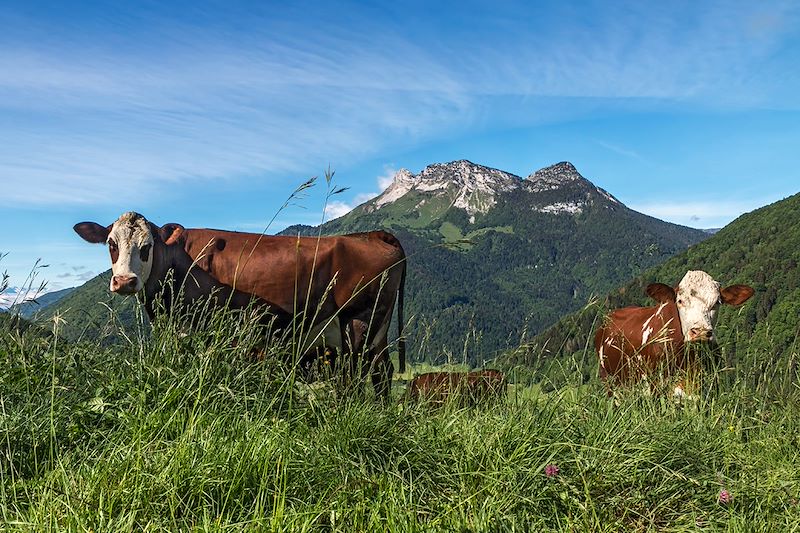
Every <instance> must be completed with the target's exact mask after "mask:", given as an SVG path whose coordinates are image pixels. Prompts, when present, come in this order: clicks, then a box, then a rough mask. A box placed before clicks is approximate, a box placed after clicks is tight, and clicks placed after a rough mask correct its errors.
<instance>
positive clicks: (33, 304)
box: [8, 287, 75, 318]
mask: <svg viewBox="0 0 800 533" xmlns="http://www.w3.org/2000/svg"><path fill="white" fill-rule="evenodd" d="M74 290H75V287H68V288H66V289H61V290H59V291H53V292H48V293H45V294H42V295H41V296H38V297H36V298H35V299H34V300H30V301H27V302H23V303H20V304H16V305H13V306H11V307H10V308H9V310H8V311H9V312H10V313H12V314H18V315H20V316H21V317H23V318H32V317H33V316H34V315H36V313H39V312H41V311H43V310H44V309H46V308H47V307H49V306H51V305H54V304H56V303H58V302H59V301H60V300H61V299H62V298H64V297H66V296H67V295H68V294H69V293H71V292H72V291H74Z"/></svg>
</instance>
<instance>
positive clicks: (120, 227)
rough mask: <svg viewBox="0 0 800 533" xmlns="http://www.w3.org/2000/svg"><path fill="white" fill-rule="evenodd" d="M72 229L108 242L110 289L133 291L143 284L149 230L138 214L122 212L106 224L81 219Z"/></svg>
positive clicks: (149, 256)
mask: <svg viewBox="0 0 800 533" xmlns="http://www.w3.org/2000/svg"><path fill="white" fill-rule="evenodd" d="M75 231H76V232H77V233H78V234H79V235H80V236H81V237H83V238H84V239H85V240H86V241H88V242H92V243H106V244H108V251H109V254H110V255H111V272H112V276H111V284H110V287H109V289H110V290H111V292H117V293H120V294H135V293H137V292H139V291H141V290H142V289H143V288H144V284H145V283H146V282H147V279H148V278H149V277H150V271H151V270H152V268H153V254H152V251H153V234H152V232H151V229H150V227H149V226H148V223H147V220H146V219H145V218H144V217H143V216H142V215H140V214H138V213H134V212H128V213H124V214H123V215H122V216H120V217H119V219H118V220H117V221H116V222H114V223H113V224H112V225H111V226H108V227H107V228H104V227H103V226H100V225H99V224H94V223H92V222H81V223H80V224H76V225H75ZM169 244H171V243H169Z"/></svg>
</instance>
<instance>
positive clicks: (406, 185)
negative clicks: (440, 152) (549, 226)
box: [363, 159, 622, 223]
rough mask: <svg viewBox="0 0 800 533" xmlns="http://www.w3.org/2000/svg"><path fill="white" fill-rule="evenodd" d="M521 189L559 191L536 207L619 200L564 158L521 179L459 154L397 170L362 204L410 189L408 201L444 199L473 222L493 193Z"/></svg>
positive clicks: (383, 202) (380, 203) (558, 209)
mask: <svg viewBox="0 0 800 533" xmlns="http://www.w3.org/2000/svg"><path fill="white" fill-rule="evenodd" d="M520 190H524V191H526V192H528V193H533V194H538V193H553V192H557V191H562V192H563V193H564V196H563V197H562V198H557V197H554V195H553V194H543V195H542V197H541V198H539V199H538V200H539V201H536V200H535V199H534V201H533V202H532V207H531V208H532V210H535V211H538V212H540V213H569V214H575V213H580V212H582V211H583V210H584V208H585V207H586V206H587V205H593V204H594V203H595V202H597V201H600V202H603V203H605V204H607V205H606V207H608V208H613V207H614V204H616V205H619V206H621V205H622V204H621V203H620V202H619V200H617V199H616V198H614V197H613V196H612V195H610V194H609V193H608V192H606V191H605V190H603V189H601V188H599V187H596V186H595V185H594V184H593V183H592V182H590V181H589V180H587V179H586V178H584V177H583V176H581V174H580V173H579V172H578V171H577V169H576V168H575V166H574V165H573V164H572V163H569V162H566V161H565V162H561V163H557V164H555V165H552V166H549V167H546V168H542V169H540V170H537V171H535V172H533V173H531V174H530V175H529V176H528V177H527V178H524V179H523V178H521V177H520V176H517V175H515V174H511V173H509V172H504V171H502V170H498V169H495V168H490V167H486V166H483V165H478V164H476V163H473V162H471V161H468V160H466V159H461V160H458V161H453V162H450V163H434V164H432V165H428V166H427V167H425V168H424V169H423V170H422V171H421V172H420V173H419V174H413V173H412V172H411V171H409V170H407V169H401V170H399V171H397V173H396V174H395V176H394V180H393V181H392V183H391V185H389V187H388V188H387V189H386V190H385V191H383V193H381V194H380V195H379V196H378V197H377V198H374V199H373V200H371V201H369V202H367V203H366V204H364V209H363V210H364V211H365V212H367V213H371V212H374V211H376V210H379V209H381V208H384V207H386V206H389V205H391V204H393V203H395V202H397V201H398V200H400V199H401V198H404V197H407V196H408V195H413V196H416V197H417V199H416V202H415V205H414V206H413V207H415V208H417V209H419V208H422V207H423V206H425V205H426V204H429V203H430V202H432V201H433V202H439V203H442V202H444V203H445V204H446V205H442V206H440V207H447V208H456V209H460V210H462V211H464V212H465V213H466V214H467V215H468V216H469V221H470V223H474V222H475V216H476V215H482V214H486V213H487V212H488V211H489V210H491V209H492V208H493V207H495V206H496V205H497V203H498V197H500V196H502V195H506V194H509V193H514V192H515V191H520ZM556 196H557V195H556ZM404 207H406V206H404Z"/></svg>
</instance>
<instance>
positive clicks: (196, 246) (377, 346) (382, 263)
mask: <svg viewBox="0 0 800 533" xmlns="http://www.w3.org/2000/svg"><path fill="white" fill-rule="evenodd" d="M74 229H75V231H76V232H77V233H78V234H79V235H80V236H81V237H82V238H83V239H84V240H86V241H88V242H92V243H106V244H107V245H108V248H109V252H110V254H111V263H112V272H113V275H112V278H111V284H110V287H109V288H110V290H111V291H112V292H117V293H121V294H134V293H135V294H137V296H139V297H140V298H141V299H142V300H143V301H144V305H145V309H146V311H147V313H148V315H150V316H151V318H152V317H153V314H154V307H153V302H154V301H155V300H154V299H155V298H159V296H158V295H159V294H161V295H162V296H160V298H161V304H162V305H163V307H164V308H165V309H168V310H169V309H172V308H173V307H174V306H176V305H177V306H182V307H185V306H187V304H191V303H193V302H196V301H200V300H202V299H206V300H207V299H208V298H211V299H212V300H213V302H212V303H213V305H214V306H226V307H228V308H232V309H240V308H245V307H247V306H249V305H251V304H253V303H254V302H255V303H256V304H257V305H258V306H267V307H268V308H269V312H270V313H271V314H272V315H274V316H275V317H276V323H275V327H277V328H279V329H283V328H285V327H286V326H288V325H289V324H292V323H295V324H297V323H298V322H299V324H300V325H302V326H303V327H301V328H298V329H300V330H301V331H305V332H308V336H309V339H311V342H316V339H321V338H323V336H324V337H325V341H324V344H325V345H326V346H329V347H333V348H335V349H337V350H339V351H340V353H344V352H345V351H350V352H351V353H352V355H353V357H351V358H350V360H351V362H352V364H353V365H355V361H356V359H357V357H356V355H358V356H359V357H361V358H362V361H363V363H364V364H363V365H362V370H361V374H362V375H364V376H365V375H366V374H367V373H371V374H372V380H373V385H374V386H375V390H376V393H377V394H378V395H379V396H381V397H384V398H388V395H389V386H390V379H391V372H392V365H391V361H390V360H389V345H388V330H389V325H390V323H391V320H392V315H393V312H394V310H395V309H397V313H398V336H399V339H398V349H399V352H400V370H401V371H403V370H404V365H405V342H404V339H403V337H402V326H403V315H402V310H403V292H404V286H405V275H406V257H405V252H404V251H403V247H402V246H401V245H400V242H399V241H398V240H397V238H395V237H394V236H393V235H391V234H390V233H387V232H384V231H372V232H367V233H357V234H351V235H339V236H331V237H318V238H317V237H289V236H269V235H262V234H253V233H243V232H233V231H224V230H215V229H207V228H184V227H183V226H181V225H180V224H166V225H164V226H162V227H160V228H159V227H158V226H156V225H155V224H153V223H152V222H148V221H147V220H146V219H145V218H144V217H143V216H142V215H140V214H138V213H132V212H131V213H125V214H123V215H122V216H121V217H120V218H119V219H118V220H117V221H116V222H114V223H113V224H112V225H110V226H107V227H106V226H102V225H100V224H97V223H95V222H81V223H79V224H76V225H75V227H74ZM170 272H172V273H173V274H172V276H170V275H169V273H170ZM395 302H397V307H395ZM362 354H363V355H362ZM355 372H356V370H355V369H354V370H353V373H355Z"/></svg>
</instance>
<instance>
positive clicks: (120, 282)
mask: <svg viewBox="0 0 800 533" xmlns="http://www.w3.org/2000/svg"><path fill="white" fill-rule="evenodd" d="M136 280H137V278H136V276H114V277H112V278H111V290H112V291H113V292H121V293H123V294H130V293H133V292H136Z"/></svg>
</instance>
